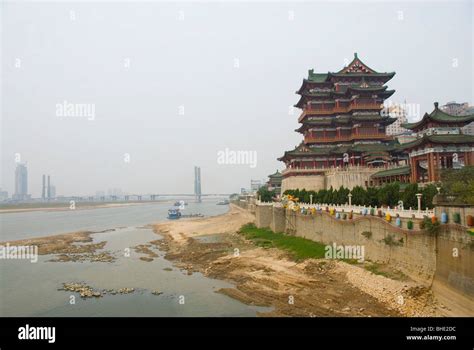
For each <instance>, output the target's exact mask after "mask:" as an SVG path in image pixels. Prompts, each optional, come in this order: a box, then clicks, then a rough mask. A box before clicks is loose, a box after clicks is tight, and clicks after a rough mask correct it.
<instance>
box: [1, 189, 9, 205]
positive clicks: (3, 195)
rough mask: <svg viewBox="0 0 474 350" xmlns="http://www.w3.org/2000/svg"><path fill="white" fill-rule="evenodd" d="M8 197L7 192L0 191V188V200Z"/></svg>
mask: <svg viewBox="0 0 474 350" xmlns="http://www.w3.org/2000/svg"><path fill="white" fill-rule="evenodd" d="M7 199H8V192H7V191H2V190H1V189H0V202H3V201H6V200H7Z"/></svg>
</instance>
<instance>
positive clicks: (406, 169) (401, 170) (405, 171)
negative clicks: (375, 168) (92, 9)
mask: <svg viewBox="0 0 474 350" xmlns="http://www.w3.org/2000/svg"><path fill="white" fill-rule="evenodd" d="M409 174H410V166H409V165H405V166H401V167H398V168H393V169H388V170H382V171H379V172H377V173H375V174H373V175H372V177H375V178H377V177H386V176H395V175H409Z"/></svg>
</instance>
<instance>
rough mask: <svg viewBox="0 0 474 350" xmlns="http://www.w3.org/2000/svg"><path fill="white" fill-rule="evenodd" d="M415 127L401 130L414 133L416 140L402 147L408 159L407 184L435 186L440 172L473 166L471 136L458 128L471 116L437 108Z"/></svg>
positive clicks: (473, 145) (411, 124)
mask: <svg viewBox="0 0 474 350" xmlns="http://www.w3.org/2000/svg"><path fill="white" fill-rule="evenodd" d="M434 106H435V109H434V110H433V112H431V113H430V114H428V113H426V114H425V115H424V116H423V118H422V119H421V120H420V121H418V122H416V123H406V124H404V125H403V127H405V128H407V129H410V130H412V131H414V132H416V133H417V139H416V140H415V141H412V142H410V143H406V144H404V145H403V149H404V150H405V151H406V152H408V154H409V157H410V182H412V183H415V182H435V181H439V180H440V172H441V171H442V170H443V169H449V168H461V167H463V166H466V165H474V136H473V135H465V134H463V133H462V129H461V128H462V127H463V126H465V125H467V124H469V123H471V122H473V121H474V114H471V115H465V116H456V115H451V114H448V113H446V112H443V111H442V110H440V109H439V108H438V103H437V102H435V104H434Z"/></svg>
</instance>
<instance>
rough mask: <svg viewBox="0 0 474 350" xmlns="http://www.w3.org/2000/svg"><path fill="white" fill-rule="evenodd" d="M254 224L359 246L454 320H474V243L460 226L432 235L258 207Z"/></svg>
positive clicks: (380, 222)
mask: <svg viewBox="0 0 474 350" xmlns="http://www.w3.org/2000/svg"><path fill="white" fill-rule="evenodd" d="M254 210H255V215H256V225H257V226H258V227H269V228H271V229H272V230H273V231H275V232H285V233H287V234H291V235H296V236H301V237H305V238H308V239H312V240H314V241H318V242H321V243H324V244H332V243H336V244H338V245H360V246H364V248H365V259H367V260H371V261H373V262H378V263H384V264H389V265H390V266H392V267H394V268H396V269H398V270H400V271H402V272H403V273H404V274H406V275H407V276H409V277H410V278H412V279H413V280H414V281H416V282H419V283H421V284H423V285H425V286H427V287H431V288H432V290H433V292H434V293H435V296H436V297H437V298H438V299H439V300H440V301H441V302H442V303H443V304H445V305H447V306H448V308H449V309H450V310H451V311H450V313H451V314H452V315H457V316H473V315H474V240H473V237H472V236H471V235H470V234H469V233H468V232H467V230H466V228H465V227H463V226H461V225H456V224H449V225H442V226H441V231H440V232H439V233H438V234H436V235H433V234H430V233H428V232H426V231H422V230H419V229H414V230H408V229H401V228H398V227H396V226H395V225H393V224H391V223H388V222H386V221H385V220H384V219H383V218H379V217H375V216H355V218H354V219H352V220H340V219H335V218H334V216H331V215H329V214H328V213H326V212H317V213H315V214H312V215H304V214H300V213H296V212H294V211H291V210H287V209H284V208H278V207H273V206H268V205H256V206H255V209H254Z"/></svg>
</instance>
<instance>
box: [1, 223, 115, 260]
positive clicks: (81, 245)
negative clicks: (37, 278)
mask: <svg viewBox="0 0 474 350" xmlns="http://www.w3.org/2000/svg"><path fill="white" fill-rule="evenodd" d="M108 231H113V230H104V231H100V233H103V232H108ZM94 233H99V232H91V231H79V232H72V233H65V234H60V235H54V236H46V237H39V238H30V239H22V240H17V241H10V242H8V243H9V244H10V246H13V245H15V246H37V247H38V255H54V254H56V256H55V257H53V258H52V259H50V260H48V261H51V262H71V261H72V262H83V261H90V262H113V261H115V257H114V256H113V255H112V254H111V253H110V252H107V251H104V252H100V253H98V252H97V251H98V250H102V249H103V248H104V246H105V244H106V243H107V242H106V241H102V242H97V243H93V239H92V237H91V235H92V234H94ZM2 244H4V243H0V245H2Z"/></svg>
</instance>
